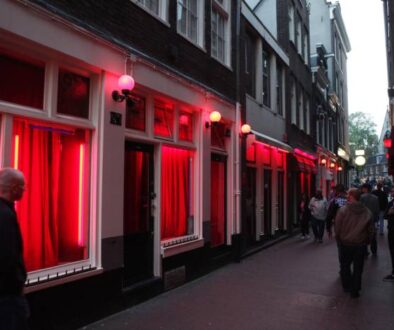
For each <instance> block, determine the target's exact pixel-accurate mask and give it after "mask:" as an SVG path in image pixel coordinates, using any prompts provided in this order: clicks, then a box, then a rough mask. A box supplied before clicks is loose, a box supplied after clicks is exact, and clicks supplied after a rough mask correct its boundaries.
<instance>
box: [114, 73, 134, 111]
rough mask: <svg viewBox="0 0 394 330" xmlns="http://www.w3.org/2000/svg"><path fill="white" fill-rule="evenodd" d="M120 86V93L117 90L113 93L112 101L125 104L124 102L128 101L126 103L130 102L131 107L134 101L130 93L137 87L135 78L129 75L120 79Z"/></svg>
mask: <svg viewBox="0 0 394 330" xmlns="http://www.w3.org/2000/svg"><path fill="white" fill-rule="evenodd" d="M118 86H119V89H120V92H119V91H117V90H114V91H113V92H112V99H113V100H114V101H116V102H123V101H124V100H126V102H128V104H129V105H130V103H131V104H132V103H133V100H132V99H131V97H130V93H131V91H132V90H133V88H134V86H135V81H134V79H133V77H131V76H129V75H127V74H124V75H122V76H120V78H119V80H118Z"/></svg>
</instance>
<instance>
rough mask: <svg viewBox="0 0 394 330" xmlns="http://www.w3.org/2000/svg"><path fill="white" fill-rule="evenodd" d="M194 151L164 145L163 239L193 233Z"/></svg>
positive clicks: (162, 181)
mask: <svg viewBox="0 0 394 330" xmlns="http://www.w3.org/2000/svg"><path fill="white" fill-rule="evenodd" d="M192 173H193V154H192V152H191V151H189V150H184V149H179V148H172V147H167V146H163V148H162V167H161V239H162V240H163V239H169V238H174V237H180V236H185V235H191V234H193V228H194V225H193V179H192V177H193V175H192Z"/></svg>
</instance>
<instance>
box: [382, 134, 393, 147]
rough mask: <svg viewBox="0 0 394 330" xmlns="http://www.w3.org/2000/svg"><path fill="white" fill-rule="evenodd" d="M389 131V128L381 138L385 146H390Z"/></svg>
mask: <svg viewBox="0 0 394 330" xmlns="http://www.w3.org/2000/svg"><path fill="white" fill-rule="evenodd" d="M390 135H391V132H390V131H389V130H387V131H386V133H385V134H384V138H383V145H384V147H385V148H388V149H389V148H391V137H390Z"/></svg>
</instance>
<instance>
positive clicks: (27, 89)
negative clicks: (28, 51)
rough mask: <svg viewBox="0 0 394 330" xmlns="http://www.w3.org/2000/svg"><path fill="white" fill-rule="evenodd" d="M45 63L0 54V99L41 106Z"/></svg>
mask: <svg viewBox="0 0 394 330" xmlns="http://www.w3.org/2000/svg"><path fill="white" fill-rule="evenodd" d="M44 81H45V64H44V63H41V62H38V61H30V60H24V59H23V60H21V59H19V58H18V59H17V58H13V57H9V56H8V55H4V54H0V100H3V101H7V102H11V103H16V104H20V105H25V106H29V107H33V108H37V109H42V108H43V102H44Z"/></svg>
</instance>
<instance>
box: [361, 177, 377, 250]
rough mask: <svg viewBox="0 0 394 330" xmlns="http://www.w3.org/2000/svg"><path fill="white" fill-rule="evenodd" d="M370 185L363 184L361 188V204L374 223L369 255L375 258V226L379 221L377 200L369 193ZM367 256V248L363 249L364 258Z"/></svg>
mask: <svg viewBox="0 0 394 330" xmlns="http://www.w3.org/2000/svg"><path fill="white" fill-rule="evenodd" d="M371 190H372V188H371V185H370V184H369V183H364V184H363V185H362V186H361V192H362V194H361V199H360V201H361V203H362V204H364V205H365V206H366V207H367V208H368V209H369V210H370V211H371V213H372V219H373V222H374V228H375V232H374V235H373V237H372V239H371V253H372V255H374V256H376V255H377V252H378V242H377V240H376V225H377V223H378V220H379V200H378V198H377V197H376V196H375V195H373V194H372V193H371ZM368 255H369V251H368V247H365V256H368Z"/></svg>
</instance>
